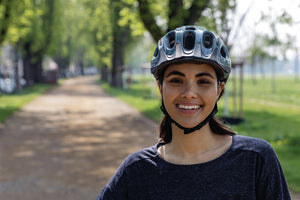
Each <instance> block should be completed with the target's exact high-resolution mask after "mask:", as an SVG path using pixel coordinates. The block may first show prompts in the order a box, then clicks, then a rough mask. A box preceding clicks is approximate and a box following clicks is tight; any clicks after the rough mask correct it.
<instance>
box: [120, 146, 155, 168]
mask: <svg viewBox="0 0 300 200" xmlns="http://www.w3.org/2000/svg"><path fill="white" fill-rule="evenodd" d="M158 145H159V144H157V145H155V146H152V147H148V148H144V149H141V150H139V151H136V152H134V153H132V154H130V155H129V156H128V157H127V158H126V159H125V160H124V165H125V166H126V167H128V166H130V165H132V164H135V163H138V162H141V161H147V160H152V159H153V158H154V157H156V156H157V147H158Z"/></svg>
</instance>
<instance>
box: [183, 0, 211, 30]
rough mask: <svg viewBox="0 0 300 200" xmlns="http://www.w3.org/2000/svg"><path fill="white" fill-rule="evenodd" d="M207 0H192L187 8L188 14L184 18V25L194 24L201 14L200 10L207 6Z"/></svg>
mask: <svg viewBox="0 0 300 200" xmlns="http://www.w3.org/2000/svg"><path fill="white" fill-rule="evenodd" d="M208 5H209V0H201V1H199V0H194V1H193V3H192V5H191V7H190V9H189V15H188V16H187V18H186V19H185V20H184V23H185V24H186V25H188V24H190V25H192V24H194V23H195V22H196V21H197V20H199V18H200V17H201V15H202V12H203V11H204V10H205V9H206V8H207V7H208Z"/></svg>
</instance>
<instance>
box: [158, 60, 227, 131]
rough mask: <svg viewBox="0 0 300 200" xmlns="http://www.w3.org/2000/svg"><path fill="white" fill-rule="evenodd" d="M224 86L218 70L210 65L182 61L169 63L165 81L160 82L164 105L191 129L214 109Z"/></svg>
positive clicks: (183, 124)
mask: <svg viewBox="0 0 300 200" xmlns="http://www.w3.org/2000/svg"><path fill="white" fill-rule="evenodd" d="M224 86H225V83H224V82H221V84H220V86H218V80H217V75H216V72H215V70H214V69H213V68H212V67H211V66H209V65H207V64H193V63H182V64H173V65H170V66H169V67H168V68H167V69H166V71H165V73H164V78H163V82H162V84H160V83H159V82H158V87H159V89H160V92H161V95H162V98H163V101H164V105H165V108H166V110H167V112H168V113H169V115H170V116H171V118H172V119H174V120H175V121H176V122H177V123H179V124H180V125H182V126H184V127H187V128H192V127H194V126H196V125H198V124H199V123H200V122H202V121H203V120H204V119H205V118H206V117H207V116H208V115H209V114H210V113H211V112H212V110H213V108H214V106H215V104H216V101H217V99H218V97H219V95H220V93H221V91H222V90H223V88H224Z"/></svg>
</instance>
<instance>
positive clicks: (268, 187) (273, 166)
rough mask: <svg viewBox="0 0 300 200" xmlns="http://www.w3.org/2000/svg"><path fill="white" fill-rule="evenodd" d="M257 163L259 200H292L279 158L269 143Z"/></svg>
mask: <svg viewBox="0 0 300 200" xmlns="http://www.w3.org/2000/svg"><path fill="white" fill-rule="evenodd" d="M259 160H260V161H259V162H258V163H257V172H256V173H257V176H256V177H257V186H258V187H257V191H256V194H257V199H260V200H265V199H274V200H290V199H291V197H290V194H289V190H288V186H287V183H286V180H285V177H284V173H283V170H282V168H281V165H280V162H279V160H278V157H277V155H276V153H275V151H274V149H273V148H272V146H271V145H270V144H268V143H265V147H264V149H263V151H262V152H261V159H259Z"/></svg>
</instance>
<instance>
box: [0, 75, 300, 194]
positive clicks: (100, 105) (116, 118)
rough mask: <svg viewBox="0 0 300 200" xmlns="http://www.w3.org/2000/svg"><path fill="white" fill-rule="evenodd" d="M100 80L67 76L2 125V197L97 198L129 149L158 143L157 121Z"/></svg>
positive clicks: (0, 181) (0, 171) (0, 140)
mask: <svg viewBox="0 0 300 200" xmlns="http://www.w3.org/2000/svg"><path fill="white" fill-rule="evenodd" d="M96 80H97V77H78V78H74V79H69V80H66V81H64V82H63V84H61V85H60V86H57V87H55V88H53V89H51V90H49V91H48V92H47V93H46V94H44V95H42V96H40V97H38V98H37V99H35V100H34V101H32V102H30V103H29V104H27V105H26V106H24V107H23V108H22V109H21V110H20V111H19V112H17V113H16V114H15V115H14V116H12V117H11V118H10V119H8V120H7V121H6V122H5V123H4V124H0V199H1V200H2V199H5V200H17V199H22V200H41V199H43V200H54V199H55V200H83V199H84V200H88V199H95V198H96V196H97V195H98V193H99V191H100V190H101V188H102V187H103V186H104V185H105V184H106V182H107V181H108V180H109V178H110V177H111V176H112V174H113V173H114V171H115V170H116V168H117V167H118V166H119V164H120V163H121V162H122V160H123V159H124V158H125V157H126V156H127V155H128V154H130V153H132V152H134V151H136V150H138V149H141V148H143V147H148V146H151V145H153V144H155V143H156V137H157V135H156V127H157V125H156V124H155V123H153V122H152V121H151V120H149V119H147V118H145V117H144V116H142V115H141V114H140V113H139V112H138V111H137V110H135V109H133V108H131V107H130V106H128V105H127V104H126V103H123V102H121V101H119V100H117V99H115V98H113V97H110V96H108V95H106V94H105V93H104V92H103V91H102V89H101V87H100V86H99V85H98V84H97V83H95V81H96ZM293 200H300V197H299V196H294V197H293Z"/></svg>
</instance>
